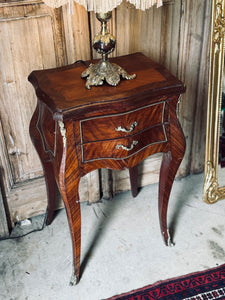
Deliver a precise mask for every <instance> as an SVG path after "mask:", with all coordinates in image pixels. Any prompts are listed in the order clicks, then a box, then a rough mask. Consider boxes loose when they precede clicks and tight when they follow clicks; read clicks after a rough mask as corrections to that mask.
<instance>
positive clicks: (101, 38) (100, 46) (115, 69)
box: [81, 12, 136, 89]
mask: <svg viewBox="0 0 225 300" xmlns="http://www.w3.org/2000/svg"><path fill="white" fill-rule="evenodd" d="M96 16H97V19H98V20H99V21H100V22H101V32H100V33H99V34H97V35H96V36H95V38H94V44H93V47H94V49H95V50H96V51H97V52H98V53H100V54H101V55H102V59H101V61H100V62H99V63H97V64H94V65H93V64H91V65H90V66H89V67H88V68H87V69H86V70H85V71H84V72H83V73H82V74H81V77H82V78H85V77H87V81H86V88H87V89H90V88H91V86H98V85H103V83H104V80H105V81H106V82H107V83H108V84H109V85H112V86H116V85H118V84H119V82H120V76H122V78H124V79H134V78H135V77H136V74H133V75H129V74H128V73H127V72H126V71H125V70H124V69H122V68H121V67H120V66H118V65H116V64H113V63H110V62H109V60H108V54H109V53H111V52H112V51H113V50H114V49H115V46H116V39H115V37H114V36H113V35H111V34H110V33H109V32H108V31H107V21H108V20H110V18H111V17H112V13H111V12H108V13H97V14H96Z"/></svg>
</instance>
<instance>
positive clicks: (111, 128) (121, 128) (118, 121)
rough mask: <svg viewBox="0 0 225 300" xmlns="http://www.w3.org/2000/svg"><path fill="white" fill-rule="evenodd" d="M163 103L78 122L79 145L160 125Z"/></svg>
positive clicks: (162, 119) (162, 118)
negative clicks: (79, 132) (79, 131)
mask: <svg viewBox="0 0 225 300" xmlns="http://www.w3.org/2000/svg"><path fill="white" fill-rule="evenodd" d="M165 103H166V102H165V101H162V102H159V103H157V104H151V105H148V106H145V107H142V108H138V109H135V110H132V111H129V112H126V113H120V114H114V115H107V116H103V117H95V118H90V119H86V120H82V121H80V130H81V143H88V142H93V141H101V140H109V139H114V138H121V137H125V136H129V135H130V134H135V133H137V132H140V131H143V130H145V129H147V128H149V127H153V126H156V125H159V124H162V123H163V122H164V121H165V120H164V111H165Z"/></svg>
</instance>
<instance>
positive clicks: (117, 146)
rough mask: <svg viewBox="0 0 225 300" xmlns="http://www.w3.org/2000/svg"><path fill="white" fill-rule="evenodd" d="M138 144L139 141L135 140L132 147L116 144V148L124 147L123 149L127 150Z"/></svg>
mask: <svg viewBox="0 0 225 300" xmlns="http://www.w3.org/2000/svg"><path fill="white" fill-rule="evenodd" d="M137 144H138V141H133V142H132V144H131V146H130V148H128V147H126V146H124V145H116V149H117V150H119V149H120V148H122V149H123V150H127V151H131V150H132V149H133V148H134V146H135V145H137Z"/></svg>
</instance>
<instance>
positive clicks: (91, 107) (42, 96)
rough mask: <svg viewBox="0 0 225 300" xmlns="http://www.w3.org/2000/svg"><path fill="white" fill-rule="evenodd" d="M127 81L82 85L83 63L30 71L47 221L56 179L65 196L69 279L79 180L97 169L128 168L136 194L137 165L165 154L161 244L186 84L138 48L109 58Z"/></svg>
mask: <svg viewBox="0 0 225 300" xmlns="http://www.w3.org/2000/svg"><path fill="white" fill-rule="evenodd" d="M111 61H113V62H116V63H117V64H119V65H120V66H121V67H123V68H124V69H125V70H126V71H127V72H129V74H132V73H136V74H137V77H136V79H133V80H122V81H121V82H120V84H119V85H118V86H116V87H112V86H109V85H107V84H105V85H103V86H101V87H92V88H91V89H90V90H87V89H86V88H85V80H83V79H81V77H80V74H81V73H82V71H84V69H85V66H84V65H83V64H81V63H79V64H72V65H69V66H66V67H62V68H56V69H50V70H41V71H34V72H32V73H31V74H30V76H29V81H30V82H31V83H32V84H33V86H34V88H35V90H36V94H37V98H38V101H37V107H36V110H35V112H34V114H33V117H32V120H31V123H30V135H31V139H32V141H33V144H34V146H35V148H36V150H37V152H38V154H39V156H40V159H41V162H42V165H43V169H44V174H45V179H46V186H47V194H48V214H47V221H46V223H47V224H50V223H51V222H52V219H53V211H54V203H55V187H56V183H57V185H58V187H59V190H60V192H61V195H62V197H63V200H64V203H65V207H66V211H67V215H68V221H69V226H70V230H71V236H72V244H73V259H74V274H73V279H72V282H73V283H77V282H78V281H79V270H80V244H81V215H80V203H79V194H78V185H79V181H80V178H81V177H82V176H84V175H85V174H87V173H88V172H90V171H92V170H95V169H99V168H110V169H116V170H122V169H124V168H129V171H130V177H131V189H132V194H133V196H136V195H137V165H138V163H140V162H141V161H142V160H144V159H145V158H147V157H148V156H149V155H152V154H154V153H158V152H163V153H164V155H163V160H162V166H161V171H160V179H159V200H158V201H159V220H160V226H161V232H162V235H163V238H164V241H165V243H166V245H169V244H170V237H169V232H168V229H167V206H168V200H169V195H170V191H171V187H172V184H173V180H174V177H175V174H176V172H177V169H178V167H179V165H180V163H181V161H182V158H183V156H184V152H185V139H184V135H183V132H182V129H181V127H180V125H179V122H178V119H177V103H178V100H179V97H180V94H181V93H183V92H184V91H185V88H184V85H183V84H182V83H181V82H180V81H179V80H177V79H176V78H175V77H174V76H172V75H171V74H170V73H169V72H168V71H167V70H166V69H165V68H164V67H162V66H160V65H158V64H157V63H155V62H153V61H151V60H150V59H148V58H147V57H145V56H144V55H143V54H141V53H135V54H132V55H127V56H121V57H118V58H114V59H111Z"/></svg>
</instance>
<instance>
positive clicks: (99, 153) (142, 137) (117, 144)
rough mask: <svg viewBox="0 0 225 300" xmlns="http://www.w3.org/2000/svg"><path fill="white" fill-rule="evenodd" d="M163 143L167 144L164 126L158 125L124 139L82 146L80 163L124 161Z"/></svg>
mask: <svg viewBox="0 0 225 300" xmlns="http://www.w3.org/2000/svg"><path fill="white" fill-rule="evenodd" d="M165 142H167V135H166V130H165V126H164V124H160V125H157V126H155V127H152V128H150V129H148V130H146V131H144V132H139V133H137V134H134V135H132V136H129V137H126V138H121V139H114V140H107V141H98V142H92V143H86V144H82V145H81V152H82V162H88V161H93V160H98V159H107V158H108V159H125V158H128V157H130V156H132V155H135V154H136V153H138V152H139V151H141V150H143V149H144V148H146V147H148V146H150V145H154V144H158V143H165Z"/></svg>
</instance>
